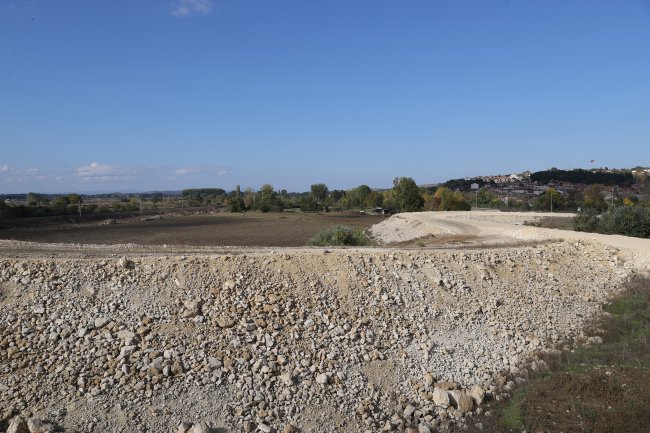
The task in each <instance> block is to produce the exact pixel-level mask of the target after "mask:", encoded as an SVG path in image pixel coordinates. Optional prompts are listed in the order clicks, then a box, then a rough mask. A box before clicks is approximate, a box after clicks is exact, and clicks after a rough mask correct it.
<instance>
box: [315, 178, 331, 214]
mask: <svg viewBox="0 0 650 433" xmlns="http://www.w3.org/2000/svg"><path fill="white" fill-rule="evenodd" d="M328 193H329V189H328V188H327V185H325V184H324V183H315V184H313V185H312V186H311V198H312V200H314V201H315V202H316V203H317V204H318V205H320V206H321V207H322V208H323V210H326V209H325V199H326V198H327V194H328Z"/></svg>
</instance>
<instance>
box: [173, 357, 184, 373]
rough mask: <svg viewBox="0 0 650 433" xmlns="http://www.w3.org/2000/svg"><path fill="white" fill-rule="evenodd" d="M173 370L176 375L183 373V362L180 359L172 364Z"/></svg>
mask: <svg viewBox="0 0 650 433" xmlns="http://www.w3.org/2000/svg"><path fill="white" fill-rule="evenodd" d="M171 372H172V374H173V375H175V376H176V375H179V374H183V364H181V362H180V361H179V360H178V359H177V360H176V361H174V364H172V369H171Z"/></svg>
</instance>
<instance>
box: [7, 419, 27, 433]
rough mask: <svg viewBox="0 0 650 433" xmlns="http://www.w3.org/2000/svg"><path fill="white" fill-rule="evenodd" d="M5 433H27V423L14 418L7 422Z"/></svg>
mask: <svg viewBox="0 0 650 433" xmlns="http://www.w3.org/2000/svg"><path fill="white" fill-rule="evenodd" d="M7 433H29V429H28V428H27V423H26V422H25V420H24V419H22V418H20V417H15V418H13V419H12V420H11V421H9V428H7Z"/></svg>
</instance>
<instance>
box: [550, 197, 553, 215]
mask: <svg viewBox="0 0 650 433" xmlns="http://www.w3.org/2000/svg"><path fill="white" fill-rule="evenodd" d="M550 196H551V213H553V194H550Z"/></svg>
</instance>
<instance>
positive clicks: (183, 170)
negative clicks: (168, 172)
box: [174, 168, 199, 176]
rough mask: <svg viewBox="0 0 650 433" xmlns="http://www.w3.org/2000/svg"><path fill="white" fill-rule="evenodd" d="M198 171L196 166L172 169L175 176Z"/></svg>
mask: <svg viewBox="0 0 650 433" xmlns="http://www.w3.org/2000/svg"><path fill="white" fill-rule="evenodd" d="M198 172H199V170H198V169H197V168H177V169H176V170H174V173H176V176H185V175H186V174H192V173H198Z"/></svg>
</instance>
